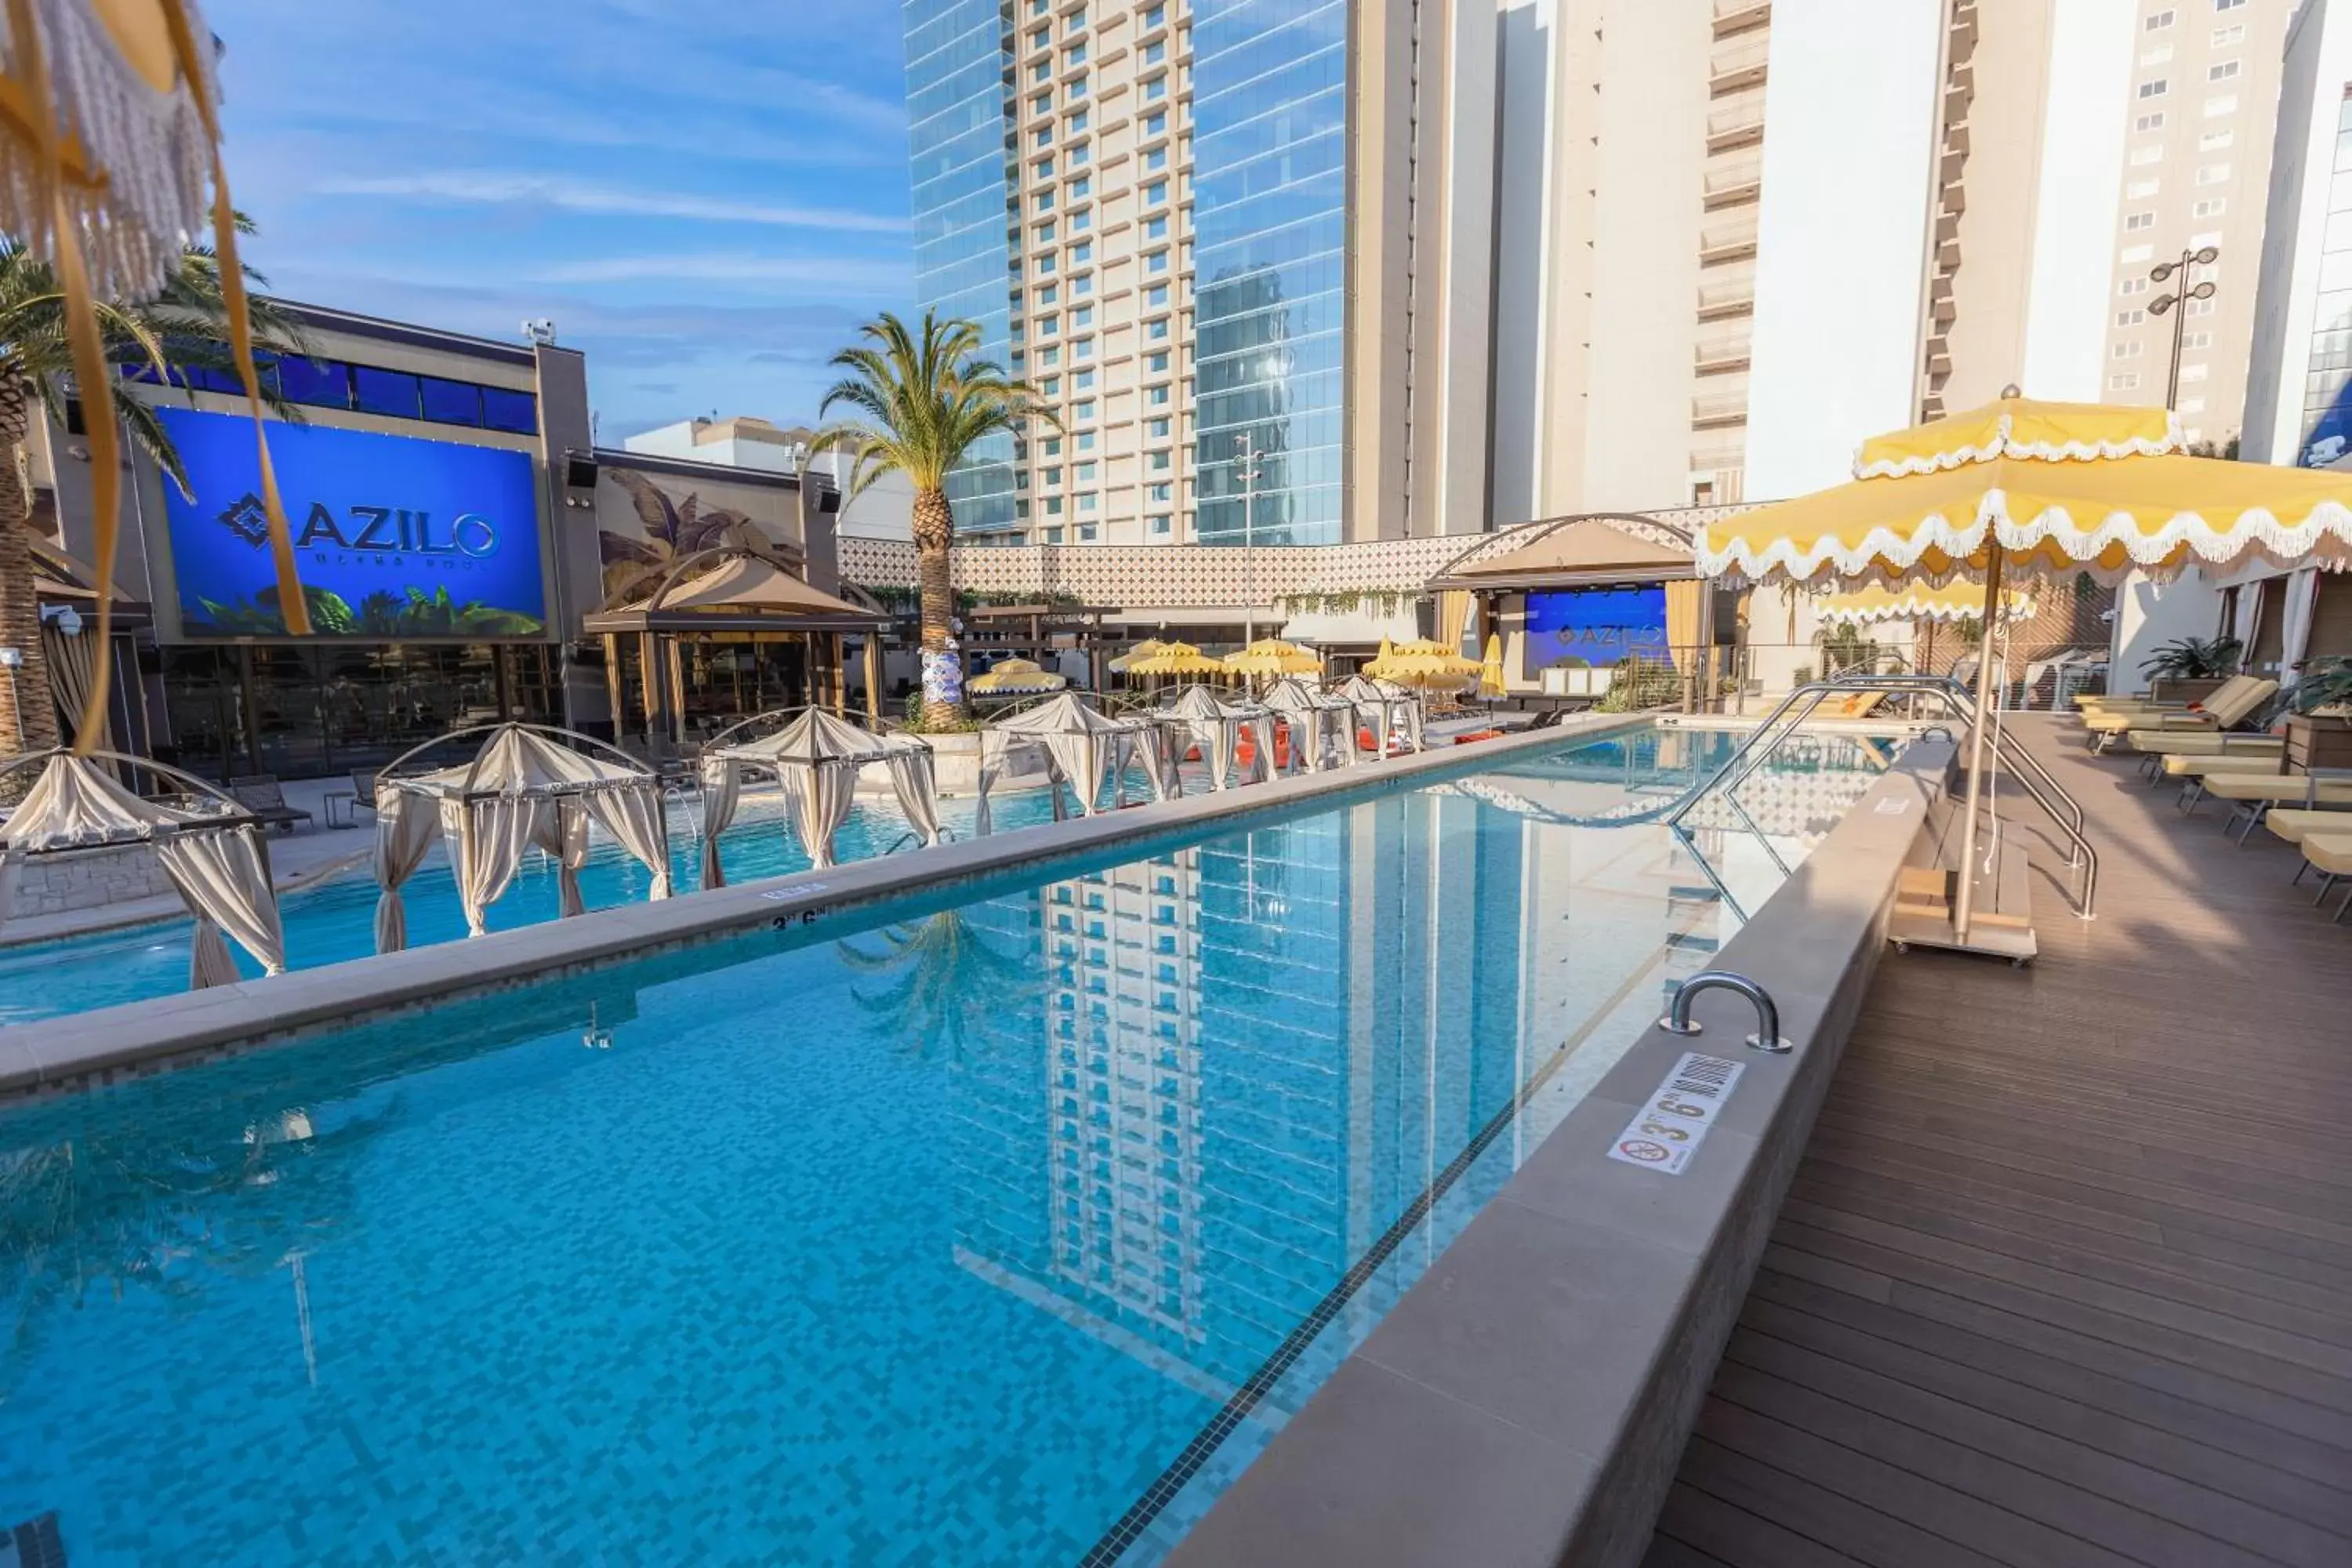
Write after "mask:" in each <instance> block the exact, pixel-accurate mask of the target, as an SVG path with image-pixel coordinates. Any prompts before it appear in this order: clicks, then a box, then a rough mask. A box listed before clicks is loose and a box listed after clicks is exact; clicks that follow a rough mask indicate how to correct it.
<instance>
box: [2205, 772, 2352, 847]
mask: <svg viewBox="0 0 2352 1568" xmlns="http://www.w3.org/2000/svg"><path fill="white" fill-rule="evenodd" d="M2190 794H2191V795H2192V797H2193V798H2191V799H2190V800H2189V804H2188V809H2189V810H2191V811H2194V810H2195V809H2196V808H2197V803H2198V802H2199V801H2200V800H2202V799H2203V798H2204V797H2205V796H2207V795H2212V796H2214V797H2215V798H2217V799H2220V800H2226V801H2228V802H2230V803H2231V812H2230V820H2229V821H2227V822H2225V823H2223V824H2222V825H2221V826H2222V831H2224V832H2230V831H2231V830H2233V829H2235V830H2237V839H2238V842H2239V843H2241V844H2243V843H2244V842H2245V841H2246V839H2247V838H2248V837H2250V836H2251V835H2252V833H2253V831H2254V829H2255V828H2256V827H2257V826H2260V825H2261V823H2262V820H2263V817H2264V816H2267V815H2269V813H2270V811H2271V809H2272V808H2273V806H2281V805H2300V806H2303V807H2305V808H2306V809H2315V808H2317V807H2320V806H2352V770H2344V769H2336V770H2327V769H2323V770H2321V771H2319V772H2316V773H2255V772H2252V771H2251V770H2250V771H2247V772H2243V773H2207V774H2206V775H2204V776H2203V777H2202V778H2200V779H2199V780H2198V781H2197V783H2196V784H2195V785H2194V786H2192V788H2191V791H2190ZM2241 817H2243V818H2244V819H2245V826H2244V827H2243V828H2242V829H2239V828H2238V819H2239V818H2241Z"/></svg>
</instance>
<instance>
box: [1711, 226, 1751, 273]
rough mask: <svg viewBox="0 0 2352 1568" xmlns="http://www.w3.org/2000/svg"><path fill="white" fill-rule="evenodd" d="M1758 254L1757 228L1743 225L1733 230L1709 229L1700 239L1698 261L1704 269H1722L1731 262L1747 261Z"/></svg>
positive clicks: (1732, 228)
mask: <svg viewBox="0 0 2352 1568" xmlns="http://www.w3.org/2000/svg"><path fill="white" fill-rule="evenodd" d="M1755 254H1756V226H1755V225H1754V224H1753V223H1748V224H1742V225H1739V226H1736V227H1731V228H1719V229H1708V230H1706V231H1705V232H1703V233H1701V234H1700V236H1699V237H1698V260H1699V265H1700V266H1702V267H1721V266H1724V265H1726V264H1727V263H1729V262H1734V261H1746V260H1748V259H1749V258H1752V257H1754V256H1755Z"/></svg>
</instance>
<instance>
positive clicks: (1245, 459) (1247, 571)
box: [1234, 430, 1258, 647]
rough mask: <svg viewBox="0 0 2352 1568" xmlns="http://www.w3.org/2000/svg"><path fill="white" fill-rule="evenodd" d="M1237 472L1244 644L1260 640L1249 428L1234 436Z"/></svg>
mask: <svg viewBox="0 0 2352 1568" xmlns="http://www.w3.org/2000/svg"><path fill="white" fill-rule="evenodd" d="M1234 452H1235V454H1236V456H1235V458H1234V472H1235V473H1236V474H1238V475H1239V476H1240V478H1241V481H1242V600H1243V604H1242V643H1243V645H1244V647H1246V646H1247V645H1249V644H1251V643H1254V642H1255V641H1257V548H1256V546H1257V535H1256V532H1255V529H1254V527H1253V521H1254V515H1255V512H1256V510H1257V506H1256V500H1257V459H1258V450H1257V443H1256V441H1255V440H1254V439H1252V438H1251V437H1250V433H1249V432H1248V431H1246V430H1244V431H1243V432H1241V433H1240V434H1239V435H1237V436H1235V437H1234Z"/></svg>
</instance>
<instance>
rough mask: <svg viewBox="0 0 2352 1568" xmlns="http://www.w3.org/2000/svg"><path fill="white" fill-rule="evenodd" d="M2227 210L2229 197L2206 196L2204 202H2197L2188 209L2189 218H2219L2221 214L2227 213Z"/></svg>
mask: <svg viewBox="0 0 2352 1568" xmlns="http://www.w3.org/2000/svg"><path fill="white" fill-rule="evenodd" d="M2229 210H2230V198H2229V197H2227V196H2208V197H2207V198H2205V200H2203V201H2201V202H2199V203H2198V204H2196V205H2194V206H2192V207H2190V208H2189V216H2190V217H2220V216H2221V215H2222V214H2223V213H2225V212H2228V211H2229Z"/></svg>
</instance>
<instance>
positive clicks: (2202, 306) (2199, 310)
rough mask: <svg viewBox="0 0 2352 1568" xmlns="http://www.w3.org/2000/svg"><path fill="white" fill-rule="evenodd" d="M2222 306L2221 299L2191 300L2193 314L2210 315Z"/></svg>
mask: <svg viewBox="0 0 2352 1568" xmlns="http://www.w3.org/2000/svg"><path fill="white" fill-rule="evenodd" d="M2220 309H2221V300H2189V314H2190V315H2192V316H2210V315H2211V314H2212V313H2213V312H2214V311H2216V310H2220Z"/></svg>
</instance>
